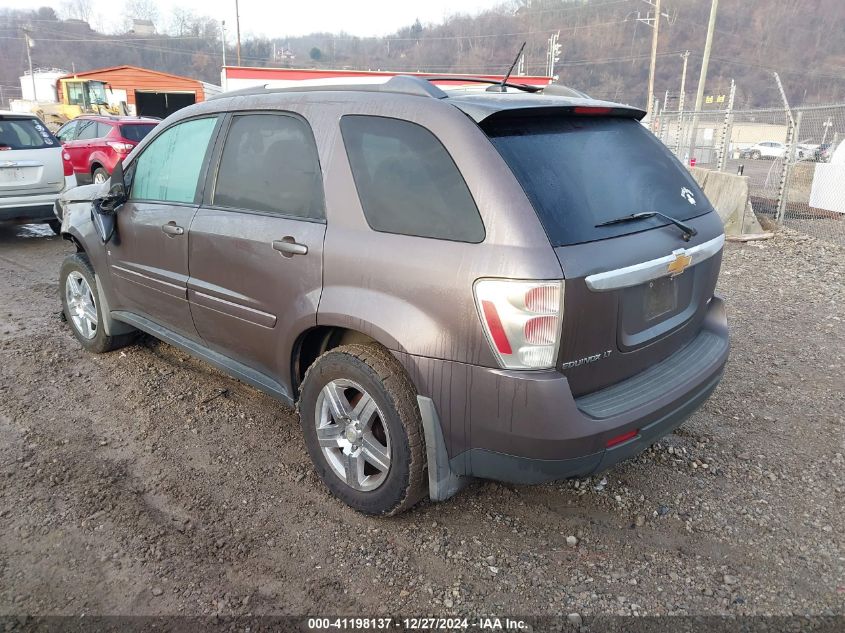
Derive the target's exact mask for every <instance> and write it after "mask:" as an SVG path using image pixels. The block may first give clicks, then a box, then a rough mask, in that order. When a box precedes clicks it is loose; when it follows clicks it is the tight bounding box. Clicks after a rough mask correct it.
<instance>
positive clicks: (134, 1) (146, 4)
mask: <svg viewBox="0 0 845 633" xmlns="http://www.w3.org/2000/svg"><path fill="white" fill-rule="evenodd" d="M123 20H124V23H125V25H126V28H127V30H129V29H131V28H132V20H149V21H150V22H152V23H153V24H155V23H156V21H157V20H158V5H156V3H155V0H125V2H124V3H123Z"/></svg>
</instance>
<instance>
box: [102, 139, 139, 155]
mask: <svg viewBox="0 0 845 633" xmlns="http://www.w3.org/2000/svg"><path fill="white" fill-rule="evenodd" d="M106 144H107V145H108V146H109V147H111V148H112V149H113V150H114V151H116V152H117V153H118V154H128V153H129V152H131V151H132V148H133V147H135V146H134V145H133V144H132V143H124V142H123V141H106Z"/></svg>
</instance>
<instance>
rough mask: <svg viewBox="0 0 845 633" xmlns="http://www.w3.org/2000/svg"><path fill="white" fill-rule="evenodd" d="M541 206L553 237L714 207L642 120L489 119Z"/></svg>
mask: <svg viewBox="0 0 845 633" xmlns="http://www.w3.org/2000/svg"><path fill="white" fill-rule="evenodd" d="M486 131H487V133H488V135H489V136H490V138H491V140H492V141H493V145H495V147H496V149H497V150H499V153H500V154H501V155H502V157H503V158H504V159H505V161H506V162H507V163H508V165H509V166H510V168H511V170H512V171H513V173H514V175H515V176H516V178H517V180H519V182H520V184H521V185H522V188H523V189H524V190H525V193H526V194H527V196H528V198H529V200H531V203H532V204H533V205H534V208H535V210H536V211H537V214H538V216H539V217H540V221H541V222H542V223H543V227H544V228H545V229H546V233H547V234H548V236H549V239H550V240H551V242H552V244H554V245H555V246H562V245H566V244H576V243H580V242H589V241H591V240H598V239H603V238H607V237H614V236H617V235H624V234H626V233H634V232H636V231H642V230H644V229H650V228H654V227H656V226H661V225H665V224H666V221H665V220H661V219H660V218H657V217H653V218H650V219H647V220H640V221H635V222H630V223H625V224H615V225H612V226H605V227H597V226H596V225H597V224H600V223H601V222H605V221H607V220H612V219H615V218H619V217H621V216H624V215H630V214H632V213H640V212H646V211H659V212H660V213H665V214H666V215H669V216H671V217H674V218H677V219H678V220H687V219H689V218H692V217H695V216H697V215H701V214H703V213H706V212H708V211H710V210H712V207H711V205H710V203H709V202H708V201H707V198H705V197H704V194H703V193H702V191H701V190H700V189H699V187H698V185H697V184H696V182H695V180H693V178H692V176H691V175H690V173H689V172H688V171H687V170H686V169H684V167H683V166H682V165H681V163H679V162H678V161H677V160H676V159H675V157H674V156H673V155H672V154H671V153H670V152H669V150H668V149H667V148H666V147H665V146H664V145H663V144H662V143H661V142H660V141H659V140H658V139H657V138H656V137H655V136H654V135H653V134H652V133H651V132H649V131H648V130H647V129H645V128H644V127H643V126H642V125H641V124H640V123H639V122H637V121H634V120H632V119H617V118H590V117H580V118H577V117H576V118H569V119H558V118H554V119H552V118H549V119H545V120H544V119H537V118H534V119H509V120H505V121H501V122H498V123H494V124H493V125H492V126H490V125H488V126H486Z"/></svg>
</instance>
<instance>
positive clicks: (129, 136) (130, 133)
mask: <svg viewBox="0 0 845 633" xmlns="http://www.w3.org/2000/svg"><path fill="white" fill-rule="evenodd" d="M155 126H156V124H155V123H133V124H132V125H121V126H120V135H121V136H122V137H123V138H125V139H126V140H128V141H135V142H136V143H137V142H138V141H140V140H141V139H143V138H144V137H145V136H146V135H147V134H149V133H150V132H152V131H153V128H154V127H155Z"/></svg>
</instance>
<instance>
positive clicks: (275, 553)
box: [0, 227, 845, 619]
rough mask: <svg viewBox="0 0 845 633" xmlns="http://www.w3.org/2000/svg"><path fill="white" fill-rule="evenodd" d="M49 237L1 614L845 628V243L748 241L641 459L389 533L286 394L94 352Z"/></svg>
mask: <svg viewBox="0 0 845 633" xmlns="http://www.w3.org/2000/svg"><path fill="white" fill-rule="evenodd" d="M49 235H50V234H49V232H48V231H47V230H45V229H44V228H43V227H18V228H15V229H3V230H0V297H2V300H0V482H2V485H0V614H24V613H29V614H42V615H43V614H75V615H80V614H135V615H138V614H186V615H201V614H220V615H232V614H235V615H238V614H348V615H374V614H407V615H420V614H432V613H434V614H480V613H501V614H508V613H519V614H548V615H557V614H563V615H567V614H573V613H577V614H581V615H582V616H583V617H584V618H585V619H587V618H589V617H591V616H593V615H597V614H624V615H630V614H641V615H646V614H648V615H659V614H696V615H701V614H714V615H722V614H781V615H786V614H837V615H841V614H845V571H843V570H845V547H844V546H843V543H844V542H845V539H843V536H844V535H845V516H843V515H844V514H845V513H843V493H844V492H845V475H844V474H843V472H845V458H843V453H845V446H843V438H844V437H845V433H843V431H844V430H845V406H843V404H845V398H844V397H843V391H845V379H844V378H843V372H845V327H844V326H845V322H843V320H844V319H845V310H843V306H844V305H845V290H844V289H845V264H843V255H845V250H843V249H841V248H838V247H835V246H830V245H825V244H824V243H821V242H818V241H816V240H813V239H811V238H806V237H802V236H800V235H797V234H794V233H791V232H788V231H786V232H782V233H780V234H778V236H777V237H776V239H774V240H771V241H768V242H759V243H752V244H746V245H737V244H728V246H727V251H726V254H725V259H724V265H723V273H722V278H721V282H720V292H721V293H722V294H723V295H724V296H725V298H726V300H727V305H728V309H729V318H730V321H731V327H732V333H733V351H732V356H731V359H730V361H729V364H728V368H727V371H726V374H725V377H724V380H723V381H722V383H721V385H720V387H719V388H718V390H717V391H716V393H715V395H714V396H713V397H712V398H711V399H710V400H709V401H708V402H707V403H706V404H705V405H704V407H703V408H702V409H701V410H699V411H698V412H697V413H696V414H695V415H694V416H693V417H692V418H691V419H690V420H689V421H688V422H687V423H686V424H684V425H683V426H682V427H681V428H680V429H679V430H678V431H677V432H676V433H675V434H673V435H670V436H668V437H666V438H664V439H663V440H662V441H661V442H660V443H659V444H657V445H655V446H654V447H652V448H651V449H649V450H648V451H646V452H645V453H644V454H642V455H641V456H640V457H638V458H636V459H634V460H630V461H628V462H626V463H623V464H621V465H619V466H617V467H616V468H615V469H613V470H611V471H608V472H606V473H604V474H603V475H600V476H597V477H593V478H591V479H583V480H572V481H566V482H561V483H556V484H549V485H545V486H535V487H513V486H505V485H500V484H496V483H489V482H488V483H479V484H476V485H473V486H471V487H470V488H468V489H466V490H464V491H463V492H462V493H461V494H460V495H459V496H457V497H456V498H454V499H452V500H450V501H448V502H446V503H441V504H433V503H431V502H424V503H423V504H422V505H420V506H418V507H417V508H416V509H415V510H414V511H412V512H409V513H407V514H404V515H402V516H400V517H397V518H393V519H376V518H367V517H364V516H361V515H359V514H356V513H355V512H354V511H352V510H349V509H348V508H346V507H345V506H343V505H342V504H341V503H339V502H338V501H335V500H334V499H333V498H331V497H330V496H329V495H328V494H327V493H326V491H325V490H324V489H323V487H322V486H321V485H320V483H319V481H318V479H317V478H316V476H315V475H314V473H313V472H312V469H311V466H310V463H309V461H308V458H307V455H306V453H305V449H304V446H303V443H302V440H301V438H300V435H299V432H298V424H297V422H296V420H295V418H294V415H293V414H292V412H291V411H290V410H288V409H285V408H284V407H282V406H281V405H280V404H279V403H277V402H275V401H274V400H272V399H271V398H270V397H268V396H266V395H263V394H261V393H259V392H257V391H255V390H253V389H252V388H250V387H248V386H245V385H243V384H241V383H238V382H236V381H234V380H231V379H229V378H228V377H225V376H224V375H222V374H221V373H219V372H217V371H216V370H214V369H213V368H211V367H209V366H208V365H205V364H204V363H202V362H199V361H196V360H193V359H192V358H190V357H188V356H187V355H185V354H184V353H183V352H181V351H179V350H177V349H175V348H173V347H170V346H168V345H166V344H163V343H159V342H156V341H154V340H152V339H149V338H145V339H142V340H141V341H140V342H139V344H137V345H135V346H132V347H129V348H126V349H124V350H121V351H118V352H113V353H111V354H107V355H102V356H95V355H91V354H86V353H83V352H82V351H81V349H80V347H79V345H78V344H77V343H76V341H75V340H74V339H73V337H72V336H71V334H70V332H69V330H68V329H67V326H66V325H65V324H64V323H62V322H61V320H60V318H59V303H58V300H57V290H58V288H57V283H56V278H57V275H58V268H59V264H60V262H61V260H62V258H63V257H64V256H65V254H67V253H69V252H70V251H71V248H70V246H69V245H68V244H67V243H65V242H62V241H61V240H59V239H57V238H53V237H50V236H49ZM573 617H575V616H573Z"/></svg>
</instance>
